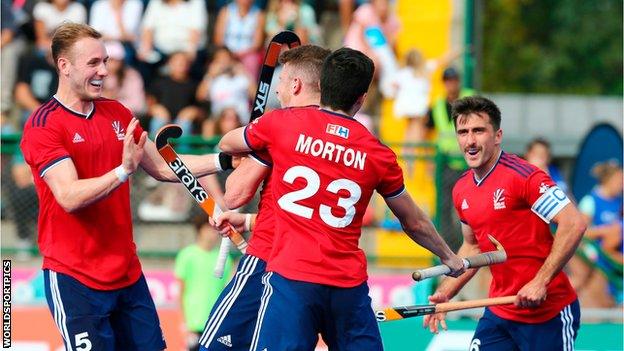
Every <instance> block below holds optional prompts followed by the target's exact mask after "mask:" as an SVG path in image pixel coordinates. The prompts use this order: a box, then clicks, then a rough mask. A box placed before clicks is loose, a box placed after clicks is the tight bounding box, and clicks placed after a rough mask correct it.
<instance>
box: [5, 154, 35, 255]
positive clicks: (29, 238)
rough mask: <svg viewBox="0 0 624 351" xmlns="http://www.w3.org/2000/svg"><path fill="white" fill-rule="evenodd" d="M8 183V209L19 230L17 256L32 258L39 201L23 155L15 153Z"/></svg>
mask: <svg viewBox="0 0 624 351" xmlns="http://www.w3.org/2000/svg"><path fill="white" fill-rule="evenodd" d="M7 185H8V194H7V195H8V200H9V201H8V210H9V213H10V216H11V218H12V219H13V223H15V229H16V231H17V238H18V239H17V245H16V246H17V249H18V252H17V258H18V259H28V258H30V250H31V249H33V248H34V244H35V241H36V238H37V236H36V230H37V215H38V213H39V205H38V204H39V201H38V199H37V192H36V191H35V184H34V181H33V176H32V173H31V171H30V167H29V166H28V165H27V164H26V163H25V162H24V158H23V157H22V156H21V155H14V156H13V160H12V165H11V179H10V181H9V184H7Z"/></svg>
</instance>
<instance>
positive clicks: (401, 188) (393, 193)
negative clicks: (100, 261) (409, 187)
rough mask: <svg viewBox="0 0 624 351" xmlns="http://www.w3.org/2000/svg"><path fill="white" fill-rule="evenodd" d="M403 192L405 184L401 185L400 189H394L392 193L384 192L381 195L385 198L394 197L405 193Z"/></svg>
mask: <svg viewBox="0 0 624 351" xmlns="http://www.w3.org/2000/svg"><path fill="white" fill-rule="evenodd" d="M403 192H405V184H403V185H401V187H400V188H399V189H398V190H396V191H393V192H391V193H389V194H386V195H383V194H382V195H381V196H382V197H383V198H384V199H392V198H395V197H397V196H399V195H401V194H403Z"/></svg>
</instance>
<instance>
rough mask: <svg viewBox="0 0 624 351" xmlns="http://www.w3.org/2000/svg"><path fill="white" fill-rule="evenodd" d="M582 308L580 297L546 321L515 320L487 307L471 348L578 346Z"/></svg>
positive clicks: (475, 350)
mask: <svg viewBox="0 0 624 351" xmlns="http://www.w3.org/2000/svg"><path fill="white" fill-rule="evenodd" d="M580 320H581V310H580V307H579V302H578V300H576V301H574V302H573V303H571V304H569V305H568V306H566V307H564V308H563V310H561V312H559V315H557V316H556V317H554V318H552V319H551V320H548V321H546V322H543V323H537V324H529V323H520V322H513V321H510V320H506V319H503V318H500V317H498V316H497V315H495V314H494V313H492V312H491V311H490V309H489V308H486V309H485V313H484V314H483V317H481V319H480V320H479V324H478V325H477V330H476V331H475V335H474V337H473V339H472V342H471V343H470V351H479V350H484V351H490V350H495V351H498V350H500V351H512V350H522V351H530V350H536V351H537V350H549V351H555V350H563V351H567V350H574V340H575V339H576V336H577V335H578V329H579V324H580Z"/></svg>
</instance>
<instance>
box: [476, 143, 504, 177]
mask: <svg viewBox="0 0 624 351" xmlns="http://www.w3.org/2000/svg"><path fill="white" fill-rule="evenodd" d="M502 152H503V150H501V149H500V148H498V149H497V150H496V151H494V152H493V153H492V157H490V159H489V160H487V162H485V163H484V164H483V165H481V167H477V168H473V169H472V171H473V172H474V175H475V179H476V180H477V181H481V180H483V179H484V178H485V177H486V176H487V175H488V174H490V172H492V170H493V169H494V167H496V163H497V162H498V159H499V158H500V156H501V153H502Z"/></svg>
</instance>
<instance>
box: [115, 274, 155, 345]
mask: <svg viewBox="0 0 624 351" xmlns="http://www.w3.org/2000/svg"><path fill="white" fill-rule="evenodd" d="M111 325H112V328H113V331H114V332H115V345H116V348H117V349H118V350H128V351H131V350H164V349H165V347H166V345H165V340H164V337H163V332H162V330H161V329H160V321H159V319H158V314H157V313H156V306H154V300H152V296H151V295H150V292H149V289H148V287H147V282H146V281H145V277H144V276H143V275H141V277H140V278H139V280H138V281H137V282H136V283H134V284H132V285H130V286H129V287H126V288H124V289H121V290H120V296H119V299H118V303H117V306H116V307H115V311H114V312H113V313H112V314H111Z"/></svg>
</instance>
